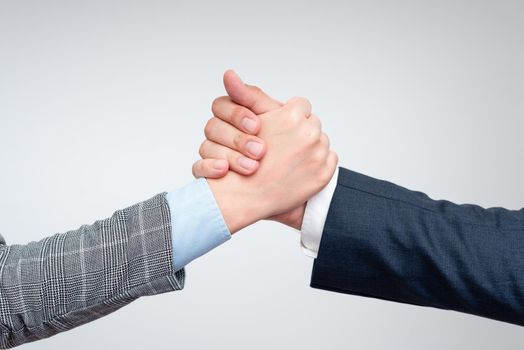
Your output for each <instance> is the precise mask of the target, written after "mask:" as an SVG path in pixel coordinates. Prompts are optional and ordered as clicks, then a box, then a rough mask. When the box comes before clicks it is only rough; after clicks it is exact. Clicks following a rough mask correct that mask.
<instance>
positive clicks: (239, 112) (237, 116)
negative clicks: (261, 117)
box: [231, 105, 245, 125]
mask: <svg viewBox="0 0 524 350" xmlns="http://www.w3.org/2000/svg"><path fill="white" fill-rule="evenodd" d="M244 115H245V109H244V107H242V106H239V105H237V106H235V108H234V109H233V114H232V116H231V120H232V121H233V123H234V124H235V125H239V123H240V121H241V120H242V118H243V117H244Z"/></svg>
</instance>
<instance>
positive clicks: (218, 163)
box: [213, 159, 227, 170]
mask: <svg viewBox="0 0 524 350" xmlns="http://www.w3.org/2000/svg"><path fill="white" fill-rule="evenodd" d="M226 166H227V162H226V161H225V160H223V159H217V160H215V161H214V162H213V168H214V169H216V170H224V169H225V168H226Z"/></svg>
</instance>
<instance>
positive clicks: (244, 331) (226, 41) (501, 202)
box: [0, 0, 524, 350]
mask: <svg viewBox="0 0 524 350" xmlns="http://www.w3.org/2000/svg"><path fill="white" fill-rule="evenodd" d="M523 17H524V3H523V2H522V1H500V0H498V1H457V0H453V1H442V0H440V1H369V0H367V1H326V0H323V1H308V2H305V1H287V2H286V1H256V2H249V1H190V2H189V1H184V2H182V1H152V0H143V1H115V0H111V1H110V0H101V1H98V0H97V1H92V0H90V1H71V0H68V1H41V0H39V1H25V0H9V1H6V0H1V1H0V164H1V168H0V213H1V223H0V231H1V232H2V233H3V234H4V236H5V237H6V238H7V240H8V243H26V242H28V241H30V240H38V239H40V238H42V237H44V236H46V235H50V234H53V233H56V232H64V231H67V230H69V229H75V228H78V227H79V226H80V225H81V224H88V223H92V222H93V221H94V220H96V219H101V218H105V217H108V216H109V215H111V214H112V212H113V211H114V210H117V209H120V208H123V207H126V206H127V205H130V204H133V203H135V202H138V201H141V200H145V199H147V198H149V197H151V196H153V195H155V194H156V193H159V192H161V191H164V190H170V189H173V188H176V187H178V186H181V185H183V184H185V183H187V182H188V181H190V180H191V171H190V168H191V164H192V162H193V161H194V160H195V159H197V156H198V155H197V149H198V146H199V144H200V142H201V141H202V138H203V132H202V130H203V126H204V124H205V122H206V120H207V119H208V118H209V117H210V116H211V114H210V105H211V101H212V100H213V99H214V98H215V97H216V96H219V95H222V94H223V88H222V86H221V83H222V82H221V79H222V73H223V72H224V71H225V70H226V69H227V68H235V69H236V70H237V71H238V72H239V73H240V75H241V76H242V77H243V78H244V80H245V81H247V82H250V83H253V84H257V85H259V86H261V87H262V88H264V89H266V90H267V91H268V92H269V93H271V94H273V95H274V96H275V97H277V98H280V99H283V100H285V99H288V98H290V97H292V96H295V95H302V96H307V97H308V98H310V100H311V101H312V103H313V107H314V111H315V112H316V113H317V114H318V115H319V116H320V117H321V119H322V120H323V125H324V128H325V130H326V131H327V132H328V134H329V135H330V137H331V140H332V144H333V148H335V149H336V150H337V151H338V153H339V155H340V159H341V165H343V166H346V167H349V168H351V169H353V170H356V171H359V172H363V173H365V174H368V175H371V176H374V177H378V178H382V179H387V180H389V181H392V182H395V183H398V184H400V185H403V186H406V187H408V188H411V189H416V190H422V191H424V192H426V193H428V194H429V195H430V196H432V197H434V198H436V199H441V198H445V199H448V200H452V201H455V202H459V203H476V204H480V205H483V206H504V207H507V208H511V209H520V208H521V207H522V205H523V200H522V198H524V186H522V179H523V177H524V166H523V165H522V159H523V158H524V147H523V141H522V134H523V128H524V119H523V118H524V98H523V91H524V39H523V34H524V21H523V20H522V19H523ZM311 265H312V261H311V260H310V259H309V258H307V257H306V256H304V255H303V253H302V252H301V250H300V248H299V236H298V234H297V233H296V232H294V231H293V230H290V229H287V228H286V227H283V226H279V225H278V224H276V223H270V222H263V223H259V224H257V225H255V226H253V227H250V228H248V229H246V230H245V231H244V232H241V233H239V234H238V235H236V236H235V237H233V239H232V240H231V241H229V242H228V243H226V244H225V245H223V246H221V247H219V248H217V249H216V250H214V251H213V252H211V253H209V254H207V255H206V256H204V257H202V258H200V259H199V260H198V261H195V262H193V263H192V264H191V265H190V266H189V267H188V268H187V272H188V278H187V285H186V289H185V290H184V291H182V292H177V293H170V294H166V295H162V296H156V297H149V298H143V299H141V300H139V301H137V302H135V303H133V304H132V305H130V306H128V307H126V308H124V309H122V310H120V311H119V312H116V313H114V314H112V315H110V316H108V317H106V318H103V319H101V320H99V321H96V322H94V323H91V324H88V325H85V326H82V327H80V328H78V329H75V330H73V331H70V332H67V333H64V334H61V335H58V336H56V337H53V338H51V339H48V340H44V341H41V342H37V343H33V344H31V345H27V346H25V348H26V349H43V348H45V349H54V350H59V349H71V348H73V347H74V348H75V349H94V348H99V349H110V348H114V349H142V348H146V347H147V348H150V349H210V348H213V349H215V348H216V349H271V348H274V349H290V348H291V349H381V348H398V349H421V348H424V349H442V348H448V349H493V348H499V349H517V348H522V344H523V342H524V331H523V329H522V328H520V327H517V326H513V325H509V324H503V323H499V322H495V321H490V320H487V319H481V318H478V317H473V316H468V315H464V314H459V313H455V312H446V311H440V310H433V309H426V308H421V307H414V306H408V305H401V304H395V303H389V302H384V301H378V300H373V299H365V298H361V297H354V296H347V295H339V294H334V293H329V292H324V291H318V290H313V289H311V288H309V287H308V283H309V277H310V273H311Z"/></svg>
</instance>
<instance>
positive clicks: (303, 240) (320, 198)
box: [300, 167, 338, 259]
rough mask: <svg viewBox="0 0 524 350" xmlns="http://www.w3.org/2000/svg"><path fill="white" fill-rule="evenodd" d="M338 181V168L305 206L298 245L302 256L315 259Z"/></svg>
mask: <svg viewBox="0 0 524 350" xmlns="http://www.w3.org/2000/svg"><path fill="white" fill-rule="evenodd" d="M337 181H338V167H337V169H336V170H335V173H334V174H333V177H332V178H331V180H330V181H329V183H328V184H327V186H326V187H324V188H323V189H322V191H320V192H319V193H317V194H316V195H314V196H313V197H312V198H311V199H310V200H309V201H308V202H307V205H306V211H305V212H304V219H303V220H302V227H301V237H300V244H301V246H302V250H303V251H304V254H306V255H307V256H309V257H312V258H315V259H316V257H317V254H318V248H319V246H320V240H321V239H322V232H323V231H324V224H325V223H326V218H327V214H328V211H329V205H330V204H331V199H332V198H333V193H335V188H336V187H337Z"/></svg>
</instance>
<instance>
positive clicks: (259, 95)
mask: <svg viewBox="0 0 524 350" xmlns="http://www.w3.org/2000/svg"><path fill="white" fill-rule="evenodd" d="M224 87H225V88H226V91H227V94H228V95H229V97H231V100H232V101H234V102H236V103H238V104H240V105H242V106H244V107H246V108H249V109H250V110H251V111H253V113H255V114H262V113H266V112H269V111H271V110H273V109H276V108H279V107H281V106H282V103H281V102H279V101H277V100H275V99H273V98H271V97H269V96H268V95H267V94H266V93H265V92H264V91H262V90H261V89H260V88H259V87H257V86H252V85H247V84H244V82H243V81H242V79H240V77H239V76H238V75H237V74H236V73H235V71H234V70H231V69H230V70H228V71H226V72H225V73H224Z"/></svg>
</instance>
